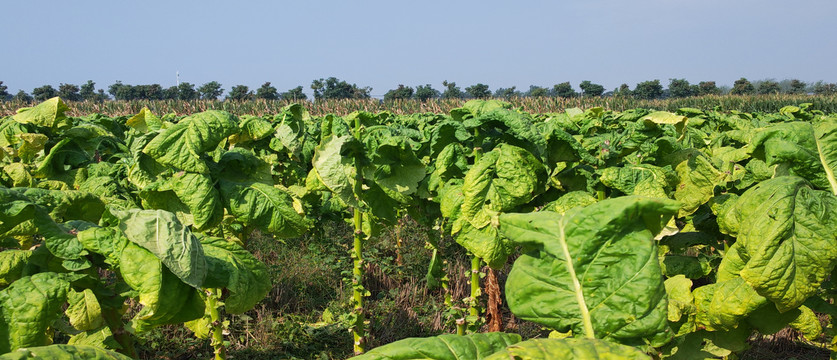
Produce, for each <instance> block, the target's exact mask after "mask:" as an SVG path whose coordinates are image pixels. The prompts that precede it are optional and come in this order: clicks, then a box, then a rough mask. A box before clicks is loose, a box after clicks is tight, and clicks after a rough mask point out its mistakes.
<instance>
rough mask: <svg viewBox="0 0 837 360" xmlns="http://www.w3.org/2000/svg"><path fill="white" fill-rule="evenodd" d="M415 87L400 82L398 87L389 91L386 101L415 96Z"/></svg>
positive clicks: (385, 97)
mask: <svg viewBox="0 0 837 360" xmlns="http://www.w3.org/2000/svg"><path fill="white" fill-rule="evenodd" d="M413 92H414V90H413V88H411V87H409V86H404V85H401V84H399V85H398V88H396V89H392V90H390V91H387V93H386V94H384V101H392V100H405V99H409V98H411V97H413Z"/></svg>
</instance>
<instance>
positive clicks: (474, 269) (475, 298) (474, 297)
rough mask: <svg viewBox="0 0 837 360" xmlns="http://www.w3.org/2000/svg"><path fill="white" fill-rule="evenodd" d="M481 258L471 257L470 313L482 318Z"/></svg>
mask: <svg viewBox="0 0 837 360" xmlns="http://www.w3.org/2000/svg"><path fill="white" fill-rule="evenodd" d="M479 297H480V258H479V257H477V256H476V255H471V304H470V308H469V309H468V313H469V314H470V315H471V316H480V309H479V303H480V302H479Z"/></svg>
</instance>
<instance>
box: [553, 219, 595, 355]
mask: <svg viewBox="0 0 837 360" xmlns="http://www.w3.org/2000/svg"><path fill="white" fill-rule="evenodd" d="M565 221H566V219H562V220H561V221H559V222H558V242H560V243H561V251H562V252H563V253H564V261H565V262H566V264H567V273H568V274H569V275H570V279H571V280H572V286H573V293H575V298H576V301H577V302H578V308H579V310H580V312H581V322H582V325H583V326H584V336H585V337H586V338H588V339H595V338H596V334H595V333H594V332H593V322H592V320H591V319H590V310H589V309H588V308H587V302H586V301H585V300H584V292H583V291H582V289H581V283H580V282H579V281H578V276H577V275H576V273H575V266H574V265H573V258H572V255H571V254H570V249H569V246H568V245H567V238H566V231H565V230H566V229H565V227H564V225H565Z"/></svg>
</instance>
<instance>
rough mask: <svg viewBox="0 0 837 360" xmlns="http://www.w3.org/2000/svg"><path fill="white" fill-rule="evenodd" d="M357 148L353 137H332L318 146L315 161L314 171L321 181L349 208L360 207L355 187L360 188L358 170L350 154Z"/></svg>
mask: <svg viewBox="0 0 837 360" xmlns="http://www.w3.org/2000/svg"><path fill="white" fill-rule="evenodd" d="M357 146H358V144H357V140H355V139H354V138H353V137H351V136H331V137H329V138H327V139H324V141H323V143H322V144H320V146H317V149H316V152H315V153H314V160H313V166H314V169H313V171H316V174H317V177H318V178H319V179H320V181H321V182H322V183H323V184H324V185H325V186H326V187H327V188H328V189H329V190H331V192H332V193H333V194H334V195H335V196H337V198H339V199H340V200H342V201H343V202H344V203H346V204H347V205H349V206H358V205H359V203H358V201H357V198H356V197H355V193H357V191H355V187H358V186H359V184H357V180H356V178H357V169H356V168H355V166H354V165H355V164H354V161H353V157H352V156H349V154H348V152H350V151H351V150H350V149H351V148H354V147H357Z"/></svg>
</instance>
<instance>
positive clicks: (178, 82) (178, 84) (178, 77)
mask: <svg viewBox="0 0 837 360" xmlns="http://www.w3.org/2000/svg"><path fill="white" fill-rule="evenodd" d="M177 86H180V71H178V72H177Z"/></svg>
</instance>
